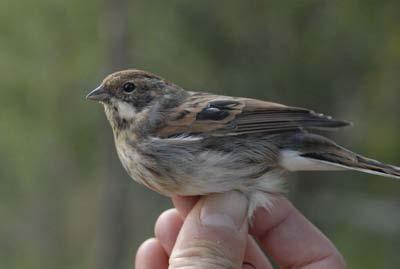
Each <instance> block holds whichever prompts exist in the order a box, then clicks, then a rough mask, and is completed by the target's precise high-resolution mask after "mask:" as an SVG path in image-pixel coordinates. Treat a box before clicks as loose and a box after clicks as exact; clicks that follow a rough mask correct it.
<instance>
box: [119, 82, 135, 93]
mask: <svg viewBox="0 0 400 269" xmlns="http://www.w3.org/2000/svg"><path fill="white" fill-rule="evenodd" d="M122 88H123V89H124V92H125V93H131V92H133V91H134V90H135V89H136V86H135V84H133V83H132V82H127V83H125V84H124V85H123V86H122Z"/></svg>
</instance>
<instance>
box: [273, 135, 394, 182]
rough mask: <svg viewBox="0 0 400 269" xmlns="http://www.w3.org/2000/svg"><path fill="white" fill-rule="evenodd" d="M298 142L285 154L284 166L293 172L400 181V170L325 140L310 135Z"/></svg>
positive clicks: (297, 138) (297, 140) (297, 139)
mask: <svg viewBox="0 0 400 269" xmlns="http://www.w3.org/2000/svg"><path fill="white" fill-rule="evenodd" d="M299 141H301V143H299ZM295 142H296V144H292V147H290V148H291V149H287V148H286V149H283V150H282V151H281V165H282V166H283V167H284V168H285V169H287V170H289V171H301V170H302V171H306V170H355V171H360V172H364V173H368V174H374V175H380V176H385V177H391V178H397V179H400V167H396V166H393V165H389V164H385V163H382V162H379V161H376V160H373V159H370V158H366V157H364V156H361V155H359V154H356V153H354V152H352V151H350V150H347V149H345V148H343V147H341V146H338V145H337V144H335V143H334V142H333V141H331V140H329V139H327V138H325V137H322V136H318V135H313V134H306V135H303V137H301V140H299V137H298V136H297V137H296V141H295Z"/></svg>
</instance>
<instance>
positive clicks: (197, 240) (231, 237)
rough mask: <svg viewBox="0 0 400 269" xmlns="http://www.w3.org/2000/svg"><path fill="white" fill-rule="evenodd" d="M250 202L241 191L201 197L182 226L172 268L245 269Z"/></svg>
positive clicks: (174, 251)
mask: <svg viewBox="0 0 400 269" xmlns="http://www.w3.org/2000/svg"><path fill="white" fill-rule="evenodd" d="M247 204H248V202H247V199H246V197H245V196H244V195H243V194H242V193H240V192H237V191H232V192H228V193H222V194H212V195H209V196H205V197H203V198H202V199H200V200H199V202H197V204H196V205H195V207H194V208H193V209H192V211H191V212H190V213H189V215H188V216H187V218H186V220H185V222H184V224H183V226H182V229H181V231H180V233H179V235H178V238H177V241H176V244H175V247H174V249H173V251H172V253H171V256H170V262H169V263H170V267H169V268H170V269H177V268H196V269H197V268H199V269H201V268H213V269H220V268H221V269H222V268H242V263H243V257H244V253H245V249H246V243H247V229H248V224H247Z"/></svg>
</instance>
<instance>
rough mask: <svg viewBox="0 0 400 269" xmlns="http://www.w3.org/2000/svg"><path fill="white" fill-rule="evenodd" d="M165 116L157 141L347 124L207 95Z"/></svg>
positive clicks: (270, 105)
mask: <svg viewBox="0 0 400 269" xmlns="http://www.w3.org/2000/svg"><path fill="white" fill-rule="evenodd" d="M167 114H168V115H167V119H166V124H165V125H164V126H163V127H162V128H160V129H159V130H158V133H157V135H158V136H160V137H169V136H174V135H179V134H183V133H186V134H192V133H196V134H208V135H215V136H229V135H242V134H249V133H276V132H286V131H291V130H298V129H327V130H329V129H334V128H340V127H344V126H347V125H349V124H350V123H348V122H345V121H339V120H335V119H333V118H332V117H330V116H325V115H323V114H318V113H315V112H314V111H312V110H308V109H305V108H297V107H289V106H285V105H282V104H278V103H272V102H265V101H260V100H255V99H248V98H234V97H228V96H218V95H210V94H192V95H191V96H190V97H189V98H188V99H187V100H185V102H183V104H182V105H180V106H178V107H176V108H174V109H173V110H172V111H170V112H169V113H167Z"/></svg>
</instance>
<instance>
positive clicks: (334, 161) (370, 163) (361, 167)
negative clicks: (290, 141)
mask: <svg viewBox="0 0 400 269" xmlns="http://www.w3.org/2000/svg"><path fill="white" fill-rule="evenodd" d="M300 156H302V157H305V158H309V159H313V160H316V161H319V162H322V163H325V164H330V165H333V166H336V167H342V168H346V169H350V170H355V171H360V172H364V173H369V174H374V175H380V176H385V177H391V178H397V179H400V167H396V166H393V165H389V164H385V163H381V162H379V161H376V160H373V159H370V158H366V157H363V156H361V155H358V154H355V158H354V159H352V160H349V159H347V158H343V157H341V156H338V155H335V154H332V153H305V154H301V155H300Z"/></svg>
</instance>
